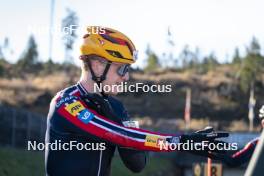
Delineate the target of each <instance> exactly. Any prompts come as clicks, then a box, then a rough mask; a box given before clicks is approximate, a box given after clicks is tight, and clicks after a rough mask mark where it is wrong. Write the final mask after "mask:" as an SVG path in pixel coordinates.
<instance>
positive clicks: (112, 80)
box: [96, 62, 129, 95]
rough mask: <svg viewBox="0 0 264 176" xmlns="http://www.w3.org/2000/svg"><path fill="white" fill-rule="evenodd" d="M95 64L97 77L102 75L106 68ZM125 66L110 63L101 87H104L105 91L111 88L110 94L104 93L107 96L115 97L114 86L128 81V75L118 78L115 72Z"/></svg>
mask: <svg viewBox="0 0 264 176" xmlns="http://www.w3.org/2000/svg"><path fill="white" fill-rule="evenodd" d="M97 64H99V65H97V68H96V70H97V75H102V73H103V72H104V68H105V66H106V64H105V63H101V62H98V63H97ZM123 65H126V64H122V63H112V64H111V66H110V68H109V70H108V72H107V74H106V80H104V81H103V83H102V86H106V87H107V90H109V89H108V88H109V87H110V88H111V91H110V92H105V93H106V94H108V95H117V94H118V89H117V86H114V85H120V84H121V83H122V82H125V81H128V80H129V73H128V72H127V73H126V74H125V75H124V76H120V75H119V74H118V73H117V72H118V69H119V68H120V67H121V66H123ZM98 73H99V74H98ZM119 87H120V86H119Z"/></svg>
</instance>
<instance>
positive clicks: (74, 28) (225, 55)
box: [0, 0, 264, 176]
mask: <svg viewBox="0 0 264 176" xmlns="http://www.w3.org/2000/svg"><path fill="white" fill-rule="evenodd" d="M263 6H264V2H263V1H261V0H245V1H242V2H241V1H238V0H229V1H227V0H223V1H216V0H199V1H195V0H186V1H178V0H174V1H172V0H163V1H155V2H153V1H150V0H142V1H139V0H135V1H124V0H123V1H121V0H108V1H106V0H105V1H103V0H100V1H89V0H88V1H78V0H76V1H73V0H67V1H62V0H49V1H41V2H37V1H33V0H27V1H17V0H9V1H2V2H1V3H0V12H1V16H0V21H1V23H2V24H1V28H0V175H1V176H2V175H3V176H5V175H43V174H44V153H43V152H29V151H26V150H27V148H26V147H27V141H29V140H36V141H39V142H43V141H44V135H45V130H46V115H47V112H48V108H49V102H50V101H51V98H52V97H53V96H54V95H55V94H56V92H58V91H59V90H61V89H63V88H65V87H67V86H69V85H72V84H75V83H76V82H77V81H78V79H79V76H80V69H79V65H80V61H79V59H78V56H79V44H80V42H81V39H82V35H83V34H84V30H85V27H86V26H91V25H98V26H106V27H111V28H114V29H117V30H119V31H121V32H123V33H124V34H126V35H127V36H129V37H130V38H131V39H132V41H133V42H134V43H135V45H136V47H137V49H138V51H139V59H138V61H137V63H136V64H134V65H133V70H132V72H131V80H130V82H131V83H132V84H133V83H137V82H143V83H145V84H148V85H154V84H159V85H167V84H170V85H172V92H170V93H151V92H148V93H145V92H137V93H123V94H120V95H118V98H119V99H120V100H121V101H123V102H124V105H125V106H126V108H127V109H128V112H129V113H130V116H131V117H132V118H134V119H137V120H139V122H140V125H141V127H142V128H145V129H150V130H154V131H160V132H169V133H177V132H180V131H181V132H184V131H194V130H197V129H200V128H203V127H205V126H207V125H211V126H213V127H214V128H215V129H217V130H226V131H230V132H231V137H230V139H229V140H230V141H233V142H238V144H239V147H243V145H245V144H246V143H247V142H248V141H249V140H251V139H253V138H254V137H257V136H258V135H259V132H260V130H261V126H260V121H259V119H258V110H259V108H260V107H261V105H263V104H264V91H263V90H264V89H263V88H264V69H263V66H264V49H263V46H264V33H263V31H264V24H263V23H262V22H261V20H262V19H263V17H264V11H263V9H261V8H262V7H263ZM149 158H150V159H149V164H148V166H147V168H146V169H145V170H144V172H143V173H142V174H132V173H131V172H130V171H128V170H127V169H126V168H125V166H124V165H123V164H122V163H121V162H120V160H119V158H118V156H115V162H114V163H113V171H112V172H113V175H195V168H196V169H197V167H198V166H199V167H200V170H203V167H204V165H203V164H204V163H205V162H206V158H199V157H193V156H191V155H188V154H186V153H176V152H175V153H170V154H168V153H166V154H158V153H151V154H150V156H149ZM179 158H181V160H179ZM161 162H162V163H163V164H162V165H160V163H161ZM215 167H216V168H217V170H220V171H219V172H217V174H218V175H242V174H243V173H244V171H245V168H246V166H242V167H240V168H236V169H230V168H228V167H226V166H225V165H224V164H221V163H218V164H216V166H215ZM202 174H203V173H202V171H201V175H202Z"/></svg>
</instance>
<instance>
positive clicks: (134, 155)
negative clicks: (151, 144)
mask: <svg viewBox="0 0 264 176" xmlns="http://www.w3.org/2000/svg"><path fill="white" fill-rule="evenodd" d="M118 152H119V155H120V157H121V159H122V161H123V163H124V164H125V166H126V167H127V168H128V169H129V170H131V171H132V172H135V173H138V172H140V171H142V170H143V169H144V168H145V166H146V164H147V156H146V155H147V152H145V151H139V150H134V149H128V148H123V147H118Z"/></svg>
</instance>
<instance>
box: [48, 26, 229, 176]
mask: <svg viewBox="0 0 264 176" xmlns="http://www.w3.org/2000/svg"><path fill="white" fill-rule="evenodd" d="M96 31H97V32H96ZM83 40H84V41H83V44H82V46H81V56H80V59H81V60H82V74H81V78H80V81H79V82H78V83H77V84H76V85H73V86H71V87H68V88H66V89H64V90H62V91H60V92H58V93H57V95H56V96H55V97H54V98H53V100H52V101H51V104H50V110H49V114H48V119H47V131H46V144H49V145H48V146H49V147H47V148H46V151H45V165H46V174H47V175H51V176H54V175H55V176H60V175H63V176H74V175H78V176H85V175H87V176H88V175H89V176H107V175H110V168H111V161H112V157H113V155H114V152H115V150H116V149H118V151H119V154H120V156H121V159H122V161H123V163H124V164H125V165H126V167H127V168H129V169H130V170H131V171H133V172H139V171H141V170H142V169H143V168H144V167H145V164H146V154H145V151H171V149H170V148H160V146H159V142H160V141H162V142H166V143H167V144H178V143H180V142H185V141H187V140H193V141H194V142H201V141H204V140H206V141H210V142H216V141H215V139H216V138H219V137H227V136H228V134H226V133H216V132H214V131H213V130H212V129H205V130H203V131H199V132H197V133H191V134H175V135H171V134H160V133H154V132H151V131H146V130H143V129H139V128H138V126H137V124H136V123H134V122H133V121H131V120H130V119H129V116H128V113H127V111H126V110H125V108H124V106H123V104H122V103H121V102H120V101H118V100H117V99H116V98H114V97H113V96H112V95H116V94H117V91H116V90H112V91H110V92H103V91H101V92H100V91H98V90H95V89H94V87H95V86H94V84H97V85H101V86H106V85H110V86H111V85H118V84H121V83H122V82H124V81H127V80H128V79H129V72H128V71H129V67H130V64H132V63H134V62H135V60H136V56H137V53H136V49H135V46H134V44H133V43H132V42H131V40H130V39H129V38H128V37H127V36H125V35H124V34H122V33H121V32H119V31H116V30H113V29H110V28H101V27H96V26H94V27H88V28H87V34H85V35H84V36H83ZM54 143H59V144H58V146H61V147H60V148H59V149H53V148H52V144H54ZM192 152H193V151H192ZM197 154H199V155H205V156H207V154H208V151H203V152H198V153H197Z"/></svg>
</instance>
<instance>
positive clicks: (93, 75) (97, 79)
mask: <svg viewBox="0 0 264 176" xmlns="http://www.w3.org/2000/svg"><path fill="white" fill-rule="evenodd" d="M111 63H112V62H110V61H108V62H107V64H106V66H105V69H104V72H103V74H102V75H101V76H96V75H95V73H94V71H93V69H92V64H91V61H90V60H88V67H89V70H90V72H91V75H92V80H93V81H95V82H96V84H97V86H98V87H100V85H101V83H102V82H103V81H104V80H105V79H106V75H107V72H108V70H109V68H110V66H111ZM100 93H101V94H102V96H103V97H104V98H107V97H108V95H106V94H105V92H104V89H102V92H100Z"/></svg>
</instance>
